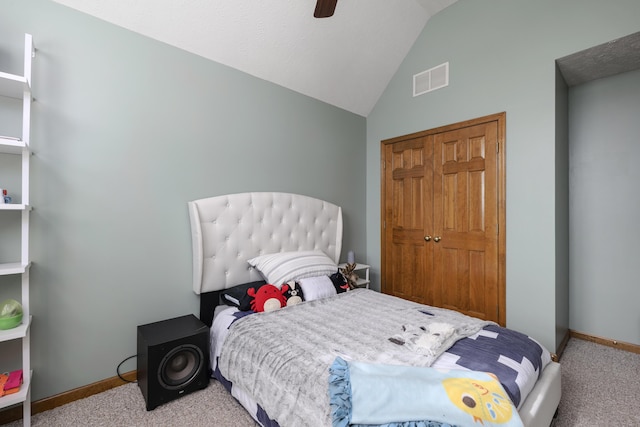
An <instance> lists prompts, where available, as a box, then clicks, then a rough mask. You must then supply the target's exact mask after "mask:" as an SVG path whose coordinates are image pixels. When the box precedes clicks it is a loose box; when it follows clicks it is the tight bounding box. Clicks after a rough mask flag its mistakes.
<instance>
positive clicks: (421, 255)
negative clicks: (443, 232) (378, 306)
mask: <svg viewBox="0 0 640 427" xmlns="http://www.w3.org/2000/svg"><path fill="white" fill-rule="evenodd" d="M432 146H433V142H432V139H429V138H416V139H410V140H407V141H402V142H399V143H396V144H393V145H386V146H383V150H384V153H383V158H384V161H385V163H384V166H383V168H384V173H383V187H384V188H385V191H384V194H385V200H384V207H385V208H384V212H383V213H382V216H383V218H382V219H383V230H382V234H383V242H384V243H383V253H382V258H383V259H382V262H383V266H384V268H383V272H384V273H383V274H384V275H383V280H382V291H383V292H385V293H389V294H392V295H396V296H398V297H401V298H405V299H410V300H414V301H418V302H423V303H428V302H429V301H433V296H432V294H433V292H432V290H431V289H430V287H429V286H425V285H424V284H425V283H430V282H431V281H432V278H431V271H432V269H433V260H432V250H433V249H432V248H431V247H430V246H428V245H426V243H427V242H426V241H425V239H424V237H425V235H426V234H425V229H426V228H427V227H431V223H432V210H431V200H430V196H428V195H430V194H431V193H432V191H433V187H432V183H431V179H430V176H431V174H432V165H433V157H432V151H433V150H432Z"/></svg>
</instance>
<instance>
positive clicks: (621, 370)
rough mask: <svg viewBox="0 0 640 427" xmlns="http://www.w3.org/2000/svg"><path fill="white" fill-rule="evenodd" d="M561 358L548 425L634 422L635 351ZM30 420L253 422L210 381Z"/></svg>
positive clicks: (222, 425) (597, 348)
mask: <svg viewBox="0 0 640 427" xmlns="http://www.w3.org/2000/svg"><path fill="white" fill-rule="evenodd" d="M561 363H562V401H561V402H560V411H559V416H558V418H557V420H556V423H555V426H554V427H600V426H602V427H604V426H615V427H638V426H640V406H639V404H638V396H640V354H634V353H629V352H625V351H621V350H616V349H613V348H609V347H605V346H602V345H598V344H594V343H591V342H587V341H582V340H577V339H571V340H569V343H568V344H567V348H566V349H565V352H564V354H563V357H562V360H561ZM31 421H32V422H31V425H32V426H36V427H40V426H42V427H44V426H47V427H75V426H105V427H115V426H118V427H120V426H132V427H143V426H144V427H146V426H149V427H151V426H153V427H158V426H161V427H164V426H166V427H183V426H188V427H200V426H202V427H204V426H214V427H244V426H247V427H253V426H255V425H256V423H255V422H254V421H253V420H252V418H251V417H250V416H249V415H248V413H247V412H246V411H245V410H244V409H243V408H242V407H241V406H240V405H239V404H238V403H237V402H236V401H235V400H234V399H233V398H232V397H231V396H230V395H229V394H228V393H227V392H226V391H225V390H224V388H223V387H222V386H221V385H220V384H219V383H218V382H216V381H212V382H211V384H209V386H208V387H207V388H206V389H204V390H201V391H197V392H194V393H191V394H189V395H186V396H184V397H182V398H180V399H177V400H174V401H172V402H169V403H167V404H165V405H162V406H159V407H157V408H156V409H154V410H153V411H149V412H147V411H146V410H145V402H144V399H143V397H142V394H141V393H140V390H139V389H138V386H137V385H136V384H127V385H124V386H121V387H117V388H115V389H113V390H109V391H106V392H104V393H101V394H98V395H95V396H91V397H88V398H86V399H82V400H79V401H76V402H73V403H70V404H68V405H65V406H61V407H59V408H55V409H52V410H50V411H47V412H43V413H40V414H36V415H34V416H33V417H32V420H31ZM7 426H9V427H19V426H22V422H14V423H10V424H7Z"/></svg>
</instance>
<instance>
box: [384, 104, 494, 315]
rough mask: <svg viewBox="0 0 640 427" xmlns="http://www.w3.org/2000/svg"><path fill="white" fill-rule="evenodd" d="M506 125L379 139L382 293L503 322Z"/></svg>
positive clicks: (489, 119)
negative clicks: (380, 159) (380, 141)
mask: <svg viewBox="0 0 640 427" xmlns="http://www.w3.org/2000/svg"><path fill="white" fill-rule="evenodd" d="M505 127H506V124H505V114H504V113H500V114H495V115H492V116H486V117H482V118H479V119H474V120H469V121H466V122H462V123H457V124H454V125H450V126H444V127H441V128H437V129H432V130H429V131H424V132H418V133H415V134H411V135H405V136H401V137H397V138H393V139H389V140H385V141H382V146H381V151H382V152H381V155H382V165H381V166H382V174H381V175H382V183H381V184H382V197H381V200H382V212H381V217H382V230H381V235H382V242H381V243H382V275H381V289H382V292H384V293H388V294H391V295H395V296H398V297H401V298H405V299H408V300H412V301H416V302H420V303H424V304H429V305H434V306H438V307H445V308H450V309H454V310H457V311H460V312H463V313H465V314H468V315H471V316H475V317H479V318H483V319H487V320H493V321H495V322H497V323H499V324H501V325H504V324H505V322H506V311H505V309H504V305H505V294H506V292H505V253H506V249H505V245H506V238H505V234H504V229H505V226H504V224H505V206H506V204H505V176H506V174H505V169H504V161H505V156H504V143H503V142H504V132H505Z"/></svg>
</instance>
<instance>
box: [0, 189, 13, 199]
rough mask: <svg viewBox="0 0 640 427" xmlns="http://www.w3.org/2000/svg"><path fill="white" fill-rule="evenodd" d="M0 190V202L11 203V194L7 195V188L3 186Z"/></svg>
mask: <svg viewBox="0 0 640 427" xmlns="http://www.w3.org/2000/svg"><path fill="white" fill-rule="evenodd" d="M0 192H1V193H2V197H1V198H2V201H1V202H0V203H11V196H9V195H7V190H5V189H4V188H3V189H2V190H1V191H0Z"/></svg>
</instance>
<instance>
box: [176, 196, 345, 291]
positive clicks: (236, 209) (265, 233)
mask: <svg viewBox="0 0 640 427" xmlns="http://www.w3.org/2000/svg"><path fill="white" fill-rule="evenodd" d="M188 205H189V217H190V220H191V239H192V246H193V290H194V292H195V293H196V294H201V293H205V292H210V291H219V290H222V289H227V288H230V287H232V286H235V285H238V284H241V283H246V282H252V281H256V280H261V279H262V277H261V276H260V274H259V273H258V272H257V271H255V270H254V269H253V268H251V267H250V266H249V264H248V263H247V260H248V259H251V258H253V257H255V256H257V255H261V254H267V253H274V252H283V251H298V250H321V251H323V252H324V253H326V254H327V255H328V256H329V257H330V258H332V259H333V260H334V261H335V262H336V263H337V262H338V261H339V258H340V251H341V249H342V208H340V206H336V205H334V204H332V203H329V202H325V201H323V200H319V199H314V198H312V197H307V196H301V195H298V194H289V193H239V194H229V195H224V196H217V197H210V198H207V199H200V200H195V201H192V202H188Z"/></svg>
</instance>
